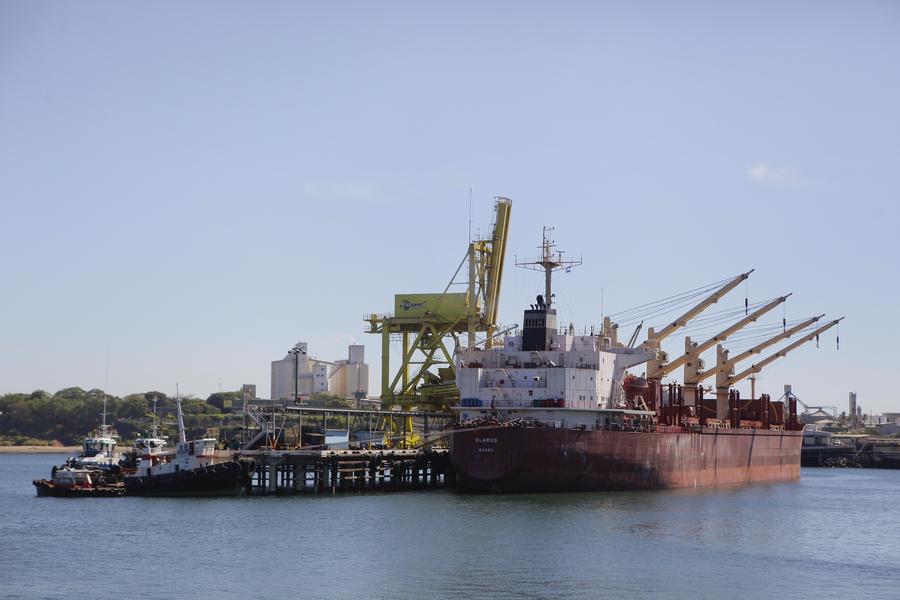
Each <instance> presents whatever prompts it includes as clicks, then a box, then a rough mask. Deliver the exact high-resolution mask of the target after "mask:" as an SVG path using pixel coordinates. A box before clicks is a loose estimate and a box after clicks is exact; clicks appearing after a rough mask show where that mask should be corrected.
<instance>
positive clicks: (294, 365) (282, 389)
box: [271, 342, 369, 400]
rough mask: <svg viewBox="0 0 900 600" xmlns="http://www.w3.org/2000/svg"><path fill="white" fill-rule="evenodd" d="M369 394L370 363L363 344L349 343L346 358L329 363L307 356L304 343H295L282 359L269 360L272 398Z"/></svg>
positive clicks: (364, 395) (361, 395) (361, 396)
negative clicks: (270, 363) (367, 360)
mask: <svg viewBox="0 0 900 600" xmlns="http://www.w3.org/2000/svg"><path fill="white" fill-rule="evenodd" d="M368 393H369V365H367V364H366V363H365V347H364V346H362V345H358V344H351V345H350V347H349V351H348V358H347V359H346V360H338V361H336V362H331V361H327V360H321V359H318V358H314V357H312V356H310V355H309V346H308V344H307V343H306V342H298V343H297V344H295V345H294V347H293V348H291V349H290V350H288V352H287V354H286V355H285V357H284V358H282V359H281V360H273V361H272V394H271V396H272V399H273V400H289V399H291V398H294V397H295V396H296V397H298V398H308V397H309V396H311V395H312V394H334V395H336V396H341V397H344V398H365V397H366V396H368Z"/></svg>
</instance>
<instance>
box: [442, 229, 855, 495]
mask: <svg viewBox="0 0 900 600" xmlns="http://www.w3.org/2000/svg"><path fill="white" fill-rule="evenodd" d="M550 231H551V230H550V229H549V228H545V230H544V242H543V245H542V250H543V255H542V256H541V257H540V258H539V259H537V260H535V261H533V262H527V263H522V264H521V265H520V266H530V267H532V268H539V269H542V270H544V272H545V284H546V287H545V294H544V295H543V296H538V297H537V302H536V304H534V305H532V306H531V307H530V308H529V309H527V310H525V314H524V322H523V327H522V330H521V334H518V335H511V336H507V337H505V338H504V339H503V340H502V342H501V343H502V345H499V346H496V347H491V346H490V345H489V344H486V345H485V347H484V348H478V347H472V348H465V349H462V350H460V351H459V352H458V353H457V356H456V360H457V386H458V387H459V390H460V404H459V405H458V406H456V407H454V410H456V411H457V412H458V414H459V416H460V426H459V428H458V429H457V430H456V431H455V432H454V434H453V436H452V437H451V460H452V462H453V466H454V469H455V470H456V473H457V477H458V484H459V486H460V488H461V489H462V490H463V491H472V492H496V493H506V492H551V491H582V490H585V491H586V490H636V489H654V488H679V487H700V486H715V485H728V484H742V483H749V482H756V481H789V480H795V479H798V478H799V477H800V447H801V443H802V440H803V433H802V425H801V424H800V423H799V421H798V419H797V407H796V401H795V400H794V399H793V398H792V397H789V402H788V407H787V411H785V406H784V404H783V403H782V402H772V401H771V400H770V399H769V397H768V396H767V395H761V396H760V397H759V398H751V399H742V398H741V397H740V395H739V394H738V392H737V391H736V390H734V389H732V387H731V386H733V385H734V384H735V383H737V382H738V381H741V380H742V379H744V378H746V377H747V376H749V375H752V374H755V373H757V372H759V370H761V369H762V368H763V367H764V366H765V365H767V364H768V363H769V362H771V361H773V360H776V359H777V358H780V357H783V356H785V355H786V354H787V353H788V352H790V351H791V350H793V349H794V348H796V347H798V346H800V345H802V344H804V343H806V342H808V341H810V340H812V339H816V338H817V336H818V335H819V334H820V333H822V332H823V331H825V330H827V329H829V328H830V327H833V326H834V325H835V324H837V322H838V321H839V320H840V319H838V320H835V321H831V322H829V323H828V324H826V325H824V326H822V327H817V328H814V329H813V328H810V325H812V324H814V323H816V322H817V321H818V320H819V318H820V317H816V318H813V319H809V320H807V321H805V322H804V323H802V324H800V325H798V326H795V327H792V328H790V329H789V328H788V327H787V324H786V323H785V324H784V327H783V331H781V332H779V334H778V335H775V336H774V337H772V338H770V339H767V340H766V341H764V342H762V343H759V344H757V345H756V346H754V347H753V348H751V349H750V350H748V351H747V352H745V353H742V354H740V355H738V356H736V357H734V358H733V359H729V358H728V353H727V351H726V350H725V349H724V348H723V347H722V346H721V342H722V341H724V340H725V339H726V338H727V337H728V336H730V335H732V334H733V333H735V332H736V331H738V330H739V329H741V328H742V327H744V326H745V325H747V324H748V323H751V322H753V321H755V320H756V319H757V318H758V317H759V316H761V315H762V314H764V313H765V312H767V311H769V310H771V309H772V308H774V307H775V306H777V305H779V304H781V303H782V302H784V301H785V300H786V299H787V296H783V297H781V298H778V299H775V300H773V301H770V302H768V303H766V304H765V305H764V306H759V308H757V305H754V306H753V307H752V308H754V309H755V310H754V311H753V312H752V313H751V312H750V308H751V307H750V306H749V304H748V303H746V302H745V306H744V307H741V309H740V310H739V311H737V314H738V315H740V317H742V318H740V319H739V320H738V321H737V322H734V323H732V324H731V325H730V326H728V327H727V328H726V329H725V330H724V331H722V332H720V333H719V334H717V335H716V336H714V337H712V338H711V339H709V340H706V341H704V342H702V343H696V342H692V341H691V340H690V338H687V339H686V341H685V347H686V352H685V354H684V355H683V356H681V357H679V358H677V359H675V360H673V361H669V360H668V356H667V355H666V353H665V352H663V351H662V350H661V348H660V344H661V342H662V340H663V339H664V338H665V337H667V336H668V335H670V334H672V333H673V332H674V331H676V330H677V329H679V328H681V327H683V326H685V324H686V323H687V322H688V321H690V320H691V319H693V318H694V317H696V316H697V315H698V314H700V312H702V311H703V310H704V309H706V308H707V307H709V306H711V305H712V304H714V303H716V302H717V301H718V300H719V299H720V298H721V297H722V296H724V295H725V294H727V293H728V292H729V291H731V290H732V289H734V288H735V287H737V286H738V285H739V284H740V283H741V282H742V281H744V280H745V279H747V277H748V276H749V275H750V273H743V274H741V275H739V276H737V277H735V278H732V279H729V280H728V281H727V282H725V283H722V282H719V283H718V284H714V285H713V286H710V287H708V288H706V289H705V290H701V291H700V292H699V294H698V293H695V294H694V295H693V296H687V298H688V301H689V302H690V303H692V304H693V302H694V301H695V300H692V299H691V298H694V299H695V298H697V297H700V296H702V299H701V300H700V301H699V302H697V303H696V304H695V305H693V306H692V307H691V308H690V309H689V310H687V311H686V312H685V313H684V314H682V315H681V316H679V317H678V318H677V319H675V320H674V321H672V322H671V324H669V325H668V326H666V327H665V328H663V329H661V330H660V331H658V332H656V331H654V329H653V328H650V329H648V332H647V341H645V342H644V343H643V344H641V345H639V346H637V347H634V343H635V340H636V338H637V334H638V332H639V329H638V330H636V331H635V334H634V335H633V336H632V338H631V340H630V342H629V343H628V344H623V343H620V342H619V341H618V339H617V329H618V326H617V325H616V324H615V323H613V322H612V321H611V320H610V318H608V317H607V318H606V319H604V323H603V327H602V330H601V332H600V334H599V335H595V334H594V333H593V331H591V333H590V334H587V333H585V335H576V334H575V332H574V330H573V328H572V327H571V326H570V327H569V328H568V329H567V330H563V331H559V330H558V329H557V315H556V310H555V309H554V308H553V307H552V306H553V298H554V296H553V294H552V290H551V277H552V273H553V271H555V270H557V269H561V268H567V269H569V268H571V267H572V266H574V265H576V264H580V263H579V262H577V261H570V260H566V259H564V258H563V256H562V253H561V252H559V251H554V250H553V246H554V244H553V242H552V240H551V239H550V237H549V232H550ZM694 292H696V290H695V291H694ZM667 306H671V303H670V304H668V305H667ZM676 308H678V307H677V305H676ZM722 312H724V311H722ZM734 318H735V316H734V315H732V317H731V320H734ZM717 322H718V321H717ZM813 327H815V325H813ZM795 333H800V334H801V335H802V337H801V338H800V339H799V340H798V341H796V342H794V343H792V344H790V345H789V346H787V347H785V348H782V349H781V350H779V351H778V352H776V353H775V354H774V355H772V356H770V357H768V358H766V359H765V360H762V361H759V362H757V363H755V364H753V365H751V367H750V368H748V369H745V370H743V371H741V372H739V373H735V370H734V367H735V365H736V363H737V362H740V361H741V360H744V359H746V358H748V357H749V356H755V355H758V354H759V353H760V352H761V351H762V350H763V349H764V348H766V347H768V346H770V345H772V344H775V343H777V342H778V341H780V340H783V339H786V338H788V337H790V336H791V335H793V334H795ZM717 344H718V349H717V350H718V363H717V365H716V367H715V369H710V370H708V371H704V370H703V367H704V365H703V361H702V360H701V359H700V354H701V353H702V352H704V351H705V350H707V349H709V348H711V347H712V346H713V345H717ZM638 365H644V368H645V369H646V370H645V373H644V374H643V375H642V376H640V377H637V376H635V375H633V374H630V373H629V372H628V369H632V368H634V367H636V366H638ZM681 366H683V367H684V369H685V377H684V384H682V385H676V384H664V383H662V378H663V377H664V376H666V375H667V374H669V373H670V372H672V371H673V370H674V369H676V368H678V367H681ZM713 375H715V376H716V382H715V384H716V389H715V397H712V398H710V399H707V398H705V397H704V388H703V387H702V381H703V380H704V379H706V378H708V377H711V376H713Z"/></svg>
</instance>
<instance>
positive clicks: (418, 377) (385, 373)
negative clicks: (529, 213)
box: [365, 197, 512, 431]
mask: <svg viewBox="0 0 900 600" xmlns="http://www.w3.org/2000/svg"><path fill="white" fill-rule="evenodd" d="M511 209H512V201H511V200H510V199H508V198H502V197H498V198H497V199H496V203H495V205H494V224H493V227H492V231H491V236H490V237H489V238H487V239H481V240H473V241H470V242H469V246H468V248H467V250H466V254H465V256H464V257H463V259H462V261H461V262H460V263H459V266H458V267H457V269H456V272H455V273H454V274H453V277H451V278H450V282H449V283H448V284H447V286H446V287H445V288H444V291H443V292H441V293H436V294H396V295H395V296H394V313H393V314H370V315H368V316H366V318H365V320H366V322H367V323H368V325H369V326H368V329H367V331H366V332H367V333H374V334H380V335H381V401H382V404H384V405H385V406H401V407H404V408H410V407H413V406H419V407H422V406H427V407H429V408H432V409H434V408H442V407H446V406H449V405H450V404H452V403H453V402H454V401H456V400H457V399H458V397H459V391H458V389H457V388H456V368H455V366H454V361H453V351H454V350H455V349H456V348H458V347H461V346H474V345H475V343H476V335H477V334H478V333H484V334H486V335H487V339H486V340H485V342H484V343H485V346H486V347H491V346H492V345H493V344H494V337H495V333H496V330H497V311H498V307H499V302H500V285H501V282H502V279H503V263H504V260H505V257H506V241H507V237H508V235H509V217H510V212H511ZM463 266H467V271H468V277H467V279H466V280H465V281H458V280H457V278H458V277H459V275H460V272H461V271H462V269H463ZM454 284H465V285H466V291H465V292H451V291H450V288H451V287H452V286H453V285H454ZM463 334H465V337H466V339H465V340H464V341H461V340H460V336H461V335H463ZM398 339H399V341H400V343H401V356H400V365H399V367H398V368H396V369H392V368H391V358H390V355H391V341H392V340H398ZM435 371H436V372H435ZM405 430H406V431H411V430H412V427H407V428H405Z"/></svg>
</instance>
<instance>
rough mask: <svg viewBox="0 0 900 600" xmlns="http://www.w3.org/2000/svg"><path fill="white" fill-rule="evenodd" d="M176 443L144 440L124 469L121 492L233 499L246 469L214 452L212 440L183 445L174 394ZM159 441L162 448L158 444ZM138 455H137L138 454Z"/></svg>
mask: <svg viewBox="0 0 900 600" xmlns="http://www.w3.org/2000/svg"><path fill="white" fill-rule="evenodd" d="M175 406H176V410H177V418H178V443H177V444H176V445H175V449H174V450H172V449H170V448H166V446H165V442H164V440H162V439H161V438H155V437H154V438H146V439H143V440H141V441H143V442H146V443H143V444H141V447H138V446H137V444H136V447H135V454H134V455H133V458H134V461H133V463H132V464H126V467H125V491H126V494H127V495H129V496H229V495H237V494H238V493H239V492H240V488H241V485H242V484H244V483H245V482H246V478H247V474H248V469H246V468H244V466H243V464H242V463H241V462H240V461H238V460H235V459H234V456H233V455H232V453H231V452H227V451H219V450H216V440H215V438H202V439H197V440H191V441H187V439H186V437H185V432H184V418H183V416H182V413H181V399H180V398H179V397H178V395H177V394H176V397H175ZM160 441H162V442H163V443H162V444H159V443H158V442H160ZM138 453H140V454H138Z"/></svg>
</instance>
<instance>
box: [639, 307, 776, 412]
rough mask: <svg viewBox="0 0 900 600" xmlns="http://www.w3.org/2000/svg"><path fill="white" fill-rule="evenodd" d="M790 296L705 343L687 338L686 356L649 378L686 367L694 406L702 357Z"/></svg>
mask: <svg viewBox="0 0 900 600" xmlns="http://www.w3.org/2000/svg"><path fill="white" fill-rule="evenodd" d="M790 296H791V294H787V295H785V296H781V297H778V298H775V299H774V300H772V301H771V302H768V303H767V304H765V305H763V306H762V307H760V308H758V309H757V310H755V311H753V312H752V313H750V314H749V315H747V316H746V317H744V318H743V319H741V320H739V321H737V322H736V323H734V324H733V325H731V326H729V327H727V328H725V329H723V330H722V331H720V332H719V333H717V334H716V335H714V336H713V337H711V338H709V339H708V340H706V341H705V342H702V343H697V342H694V341H692V340H691V338H690V337H685V338H684V354H682V355H681V356H679V357H678V358H676V359H675V360H673V361H671V362H668V363H660V364H659V365H658V366H657V367H656V369H655V370H653V371H648V372H647V377H648V378H650V379H662V378H663V377H665V376H666V375H668V374H669V373H671V372H672V371H674V370H675V369H677V368H679V367H680V366H682V365H684V387H685V404H686V405H688V406H690V405H693V404H694V397H693V392H694V390H695V389H696V385H697V378H696V376H694V375H695V373H697V372H699V371H701V370H702V368H703V359H701V358H700V355H701V354H703V353H704V352H706V351H707V350H709V349H710V348H712V347H713V346H715V345H716V344H718V343H721V342H723V341H725V340H726V339H728V336H730V335H732V334H733V333H735V332H737V331H740V330H741V329H743V328H744V327H745V326H746V325H748V324H750V323H754V322H755V321H756V320H757V319H759V317H761V316H762V315H764V314H766V313H767V312H769V311H770V310H772V309H773V308H775V307H776V306H778V305H780V304H782V303H783V302H785V301H786V300H787V299H788V298H789V297H790Z"/></svg>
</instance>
